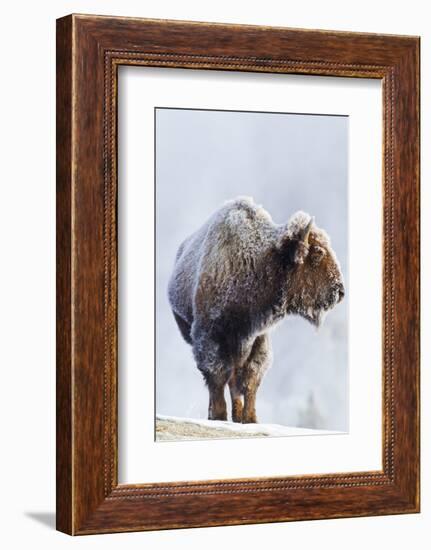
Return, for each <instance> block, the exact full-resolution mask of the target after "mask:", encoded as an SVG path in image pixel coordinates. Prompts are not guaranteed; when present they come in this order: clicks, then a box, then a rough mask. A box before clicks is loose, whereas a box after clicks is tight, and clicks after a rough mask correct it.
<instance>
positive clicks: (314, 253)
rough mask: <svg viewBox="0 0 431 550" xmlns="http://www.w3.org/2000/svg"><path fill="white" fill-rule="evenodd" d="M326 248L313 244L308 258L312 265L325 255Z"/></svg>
mask: <svg viewBox="0 0 431 550" xmlns="http://www.w3.org/2000/svg"><path fill="white" fill-rule="evenodd" d="M325 254H326V250H325V249H324V248H322V247H321V246H317V245H314V246H312V247H311V249H310V260H311V263H312V264H313V265H317V264H318V263H319V262H320V261H321V260H322V258H323V256H325Z"/></svg>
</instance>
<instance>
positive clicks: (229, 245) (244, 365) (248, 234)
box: [168, 197, 344, 423]
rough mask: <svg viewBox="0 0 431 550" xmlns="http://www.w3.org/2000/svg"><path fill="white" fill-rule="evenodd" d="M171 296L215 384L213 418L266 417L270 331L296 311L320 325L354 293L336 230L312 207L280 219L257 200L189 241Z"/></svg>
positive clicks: (221, 214) (219, 215)
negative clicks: (259, 402)
mask: <svg viewBox="0 0 431 550" xmlns="http://www.w3.org/2000/svg"><path fill="white" fill-rule="evenodd" d="M168 295H169V301H170V304H171V307H172V310H173V313H174V317H175V320H176V322H177V324H178V327H179V329H180V331H181V334H182V336H183V338H184V339H185V341H186V342H187V343H189V344H190V345H191V346H192V348H193V354H194V357H195V360H196V364H197V367H198V369H199V370H200V371H201V373H202V375H203V377H204V380H205V382H206V385H207V387H208V390H209V407H208V418H209V419H212V420H227V408H226V401H225V398H224V389H225V386H226V384H228V385H229V390H230V395H231V400H232V420H233V421H234V422H243V423H248V422H257V418H256V393H257V390H258V388H259V385H260V383H261V381H262V378H263V376H264V374H265V372H266V371H267V369H268V368H269V366H270V363H271V345H270V338H269V334H268V331H269V329H270V328H271V327H272V326H274V325H275V324H276V323H277V322H279V321H280V320H281V319H282V318H283V317H285V316H286V315H289V314H293V315H300V316H302V317H303V318H305V319H306V320H308V321H309V322H311V323H312V324H313V325H315V326H319V325H320V324H321V323H322V321H323V319H324V316H325V315H326V313H327V312H328V311H329V310H330V309H332V308H333V307H334V306H335V305H336V304H337V303H338V302H340V301H341V300H342V298H343V296H344V285H343V276H342V273H341V270H340V266H339V264H338V261H337V258H336V255H335V252H334V251H333V250H332V248H331V246H330V241H329V237H328V235H327V234H326V233H325V232H324V231H323V230H322V229H319V228H318V227H316V225H315V224H314V221H313V220H312V218H310V216H309V215H308V214H305V213H303V212H297V213H296V214H294V216H292V218H291V219H290V220H289V222H288V223H287V224H282V225H277V224H275V223H274V222H273V221H272V219H271V217H270V215H269V214H268V213H267V212H266V211H265V210H264V209H263V208H262V207H260V206H258V205H256V204H255V203H254V202H253V199H250V198H245V197H240V198H237V199H235V200H232V201H229V202H227V203H226V204H225V205H223V206H222V207H221V208H220V209H219V210H218V211H216V212H215V213H214V214H213V215H212V216H211V218H210V219H209V220H208V221H207V222H206V223H205V224H204V225H203V226H202V227H201V228H200V229H199V230H198V231H196V232H195V233H194V234H193V235H191V236H190V237H189V238H187V239H186V240H185V241H184V242H183V243H182V245H181V246H180V248H179V250H178V253H177V257H176V261H175V266H174V270H173V273H172V276H171V279H170V281H169V289H168Z"/></svg>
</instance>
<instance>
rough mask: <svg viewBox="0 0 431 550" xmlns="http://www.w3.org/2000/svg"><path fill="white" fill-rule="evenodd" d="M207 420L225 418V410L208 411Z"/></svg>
mask: <svg viewBox="0 0 431 550" xmlns="http://www.w3.org/2000/svg"><path fill="white" fill-rule="evenodd" d="M208 420H227V412H221V413H210V414H209V415H208Z"/></svg>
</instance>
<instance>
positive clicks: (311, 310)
mask: <svg viewBox="0 0 431 550" xmlns="http://www.w3.org/2000/svg"><path fill="white" fill-rule="evenodd" d="M278 249H279V253H280V254H281V258H282V262H283V265H284V268H285V273H286V277H287V281H286V285H287V292H286V313H293V314H298V315H301V316H302V317H304V318H305V319H307V321H310V322H311V323H312V324H313V325H315V326H317V327H318V326H319V325H320V324H321V323H322V321H323V319H324V317H325V314H326V313H327V312H328V311H329V310H330V309H332V308H333V307H334V306H335V305H336V304H337V303H338V302H340V301H341V300H342V299H343V296H344V292H345V291H344V282H343V275H342V273H341V269H340V265H339V263H338V260H337V257H336V255H335V252H334V250H333V249H332V248H331V244H330V240H329V237H328V235H327V234H326V233H325V231H323V230H322V229H319V228H318V227H317V226H316V225H315V223H314V220H313V218H311V217H310V216H309V215H308V214H305V213H304V212H297V213H296V214H295V215H294V216H293V217H292V218H291V220H290V221H289V223H288V224H287V227H286V228H285V231H283V233H282V235H281V237H280V241H279V245H278Z"/></svg>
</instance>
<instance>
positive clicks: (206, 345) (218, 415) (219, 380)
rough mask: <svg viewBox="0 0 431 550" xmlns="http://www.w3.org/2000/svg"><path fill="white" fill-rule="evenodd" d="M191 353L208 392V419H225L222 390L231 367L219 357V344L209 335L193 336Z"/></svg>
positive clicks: (224, 402)
mask: <svg viewBox="0 0 431 550" xmlns="http://www.w3.org/2000/svg"><path fill="white" fill-rule="evenodd" d="M195 331H196V329H195ZM193 353H194V356H195V359H196V363H197V367H198V369H199V370H200V371H201V373H202V375H203V377H204V380H205V383H206V385H207V388H208V392H209V405H208V420H227V407H226V400H225V397H224V390H225V386H226V384H227V381H228V379H229V377H230V374H231V369H229V365H227V364H226V363H225V362H224V361H223V360H222V359H221V357H220V354H219V345H218V344H217V343H216V342H214V341H213V340H212V339H211V338H210V337H209V336H207V335H205V334H200V335H199V338H197V337H195V338H194V343H193Z"/></svg>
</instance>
